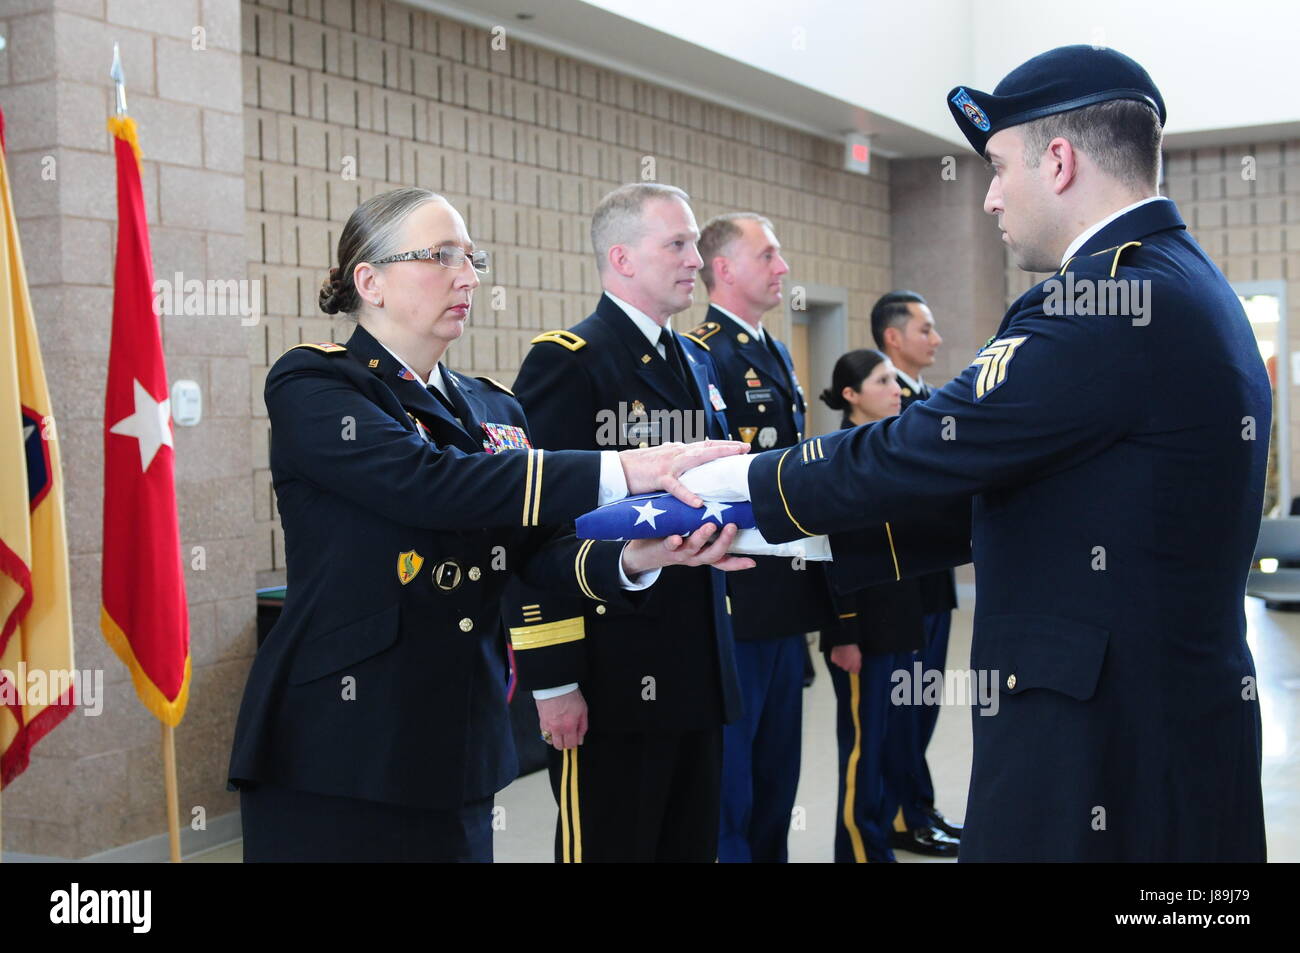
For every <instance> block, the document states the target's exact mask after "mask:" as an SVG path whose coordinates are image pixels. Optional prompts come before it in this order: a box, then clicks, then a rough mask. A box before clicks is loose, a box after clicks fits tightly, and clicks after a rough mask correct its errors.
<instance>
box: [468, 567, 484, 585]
mask: <svg viewBox="0 0 1300 953" xmlns="http://www.w3.org/2000/svg"><path fill="white" fill-rule="evenodd" d="M482 578H483V570H482V569H479V568H478V567H477V566H470V567H469V581H470V582H478V581H479V580H480V579H482Z"/></svg>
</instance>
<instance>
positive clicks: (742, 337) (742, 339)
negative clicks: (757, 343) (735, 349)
mask: <svg viewBox="0 0 1300 953" xmlns="http://www.w3.org/2000/svg"><path fill="white" fill-rule="evenodd" d="M736 340H737V341H739V342H740V343H741V344H748V343H749V335H748V334H746V333H745V332H744V331H741V332H740V333H739V334H737V335H736Z"/></svg>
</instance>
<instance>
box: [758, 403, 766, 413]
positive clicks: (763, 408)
mask: <svg viewBox="0 0 1300 953" xmlns="http://www.w3.org/2000/svg"><path fill="white" fill-rule="evenodd" d="M758 412H759V413H760V414H765V413H767V404H759V405H758Z"/></svg>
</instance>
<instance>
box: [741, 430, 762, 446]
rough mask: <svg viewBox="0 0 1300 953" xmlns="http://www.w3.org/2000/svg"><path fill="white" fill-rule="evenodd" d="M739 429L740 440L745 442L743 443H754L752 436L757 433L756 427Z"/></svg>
mask: <svg viewBox="0 0 1300 953" xmlns="http://www.w3.org/2000/svg"><path fill="white" fill-rule="evenodd" d="M739 429H740V439H741V440H743V441H745V443H753V442H754V435H755V434H757V433H758V428H757V427H741V428H739Z"/></svg>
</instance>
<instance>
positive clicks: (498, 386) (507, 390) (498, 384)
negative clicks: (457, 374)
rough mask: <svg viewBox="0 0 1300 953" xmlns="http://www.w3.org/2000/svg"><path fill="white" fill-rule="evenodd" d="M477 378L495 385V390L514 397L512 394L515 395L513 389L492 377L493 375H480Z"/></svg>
mask: <svg viewBox="0 0 1300 953" xmlns="http://www.w3.org/2000/svg"><path fill="white" fill-rule="evenodd" d="M479 380H481V381H487V382H488V383H489V384H491V385H492V386H493V387H495V388H496V389H497V390H499V391H504V392H505V393H507V394H509V395H510V396H511V397H514V396H515V392H514V391H512V390H511V389H510V388H509V387H507V386H506V385H505V384H503V383H501V382H500V381H499V380H497V379H496V378H494V377H480V378H479Z"/></svg>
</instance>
